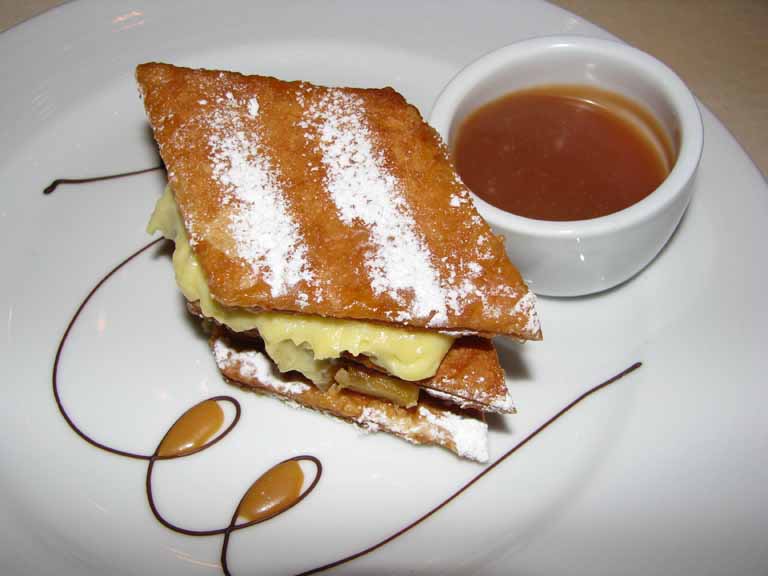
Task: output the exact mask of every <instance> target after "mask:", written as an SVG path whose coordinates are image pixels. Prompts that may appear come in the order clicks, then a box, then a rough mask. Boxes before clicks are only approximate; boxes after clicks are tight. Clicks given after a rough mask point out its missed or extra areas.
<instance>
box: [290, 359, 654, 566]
mask: <svg viewBox="0 0 768 576" xmlns="http://www.w3.org/2000/svg"><path fill="white" fill-rule="evenodd" d="M640 366H642V362H635V363H634V364H632V365H631V366H630V367H629V368H626V369H624V370H622V371H621V372H619V373H618V374H616V375H615V376H613V377H611V378H609V379H608V380H606V381H605V382H603V383H602V384H598V385H597V386H595V387H594V388H590V389H589V390H587V391H586V392H584V393H583V394H582V395H581V396H579V397H578V398H576V399H575V400H573V401H572V402H571V403H570V404H568V405H567V406H565V407H564V408H562V409H561V410H560V411H559V412H557V413H556V414H555V415H554V416H552V417H551V418H549V420H547V421H546V422H544V424H542V425H541V426H539V427H538V428H536V429H535V430H534V431H533V432H531V433H530V434H528V436H526V437H525V438H523V440H521V441H520V442H519V443H518V444H516V445H515V446H513V447H512V448H511V449H510V450H508V451H507V452H505V453H504V454H502V455H501V456H500V457H499V458H498V459H497V460H495V461H494V462H493V463H492V464H489V465H488V467H486V468H484V469H483V470H482V471H481V472H480V473H479V474H477V476H474V477H473V478H472V479H471V480H470V481H469V482H467V483H466V484H464V486H462V487H461V488H459V489H458V490H456V492H454V493H453V494H451V495H450V496H449V497H448V498H446V499H445V500H443V501H442V502H441V503H440V504H438V505H437V506H435V507H434V508H432V509H431V510H429V511H428V512H427V513H426V514H424V515H423V516H420V517H419V518H417V519H416V520H414V521H413V522H411V523H410V524H408V525H407V526H405V527H404V528H401V529H400V530H398V531H397V532H395V533H394V534H392V535H391V536H388V537H387V538H384V539H383V540H381V541H380V542H378V543H376V544H374V545H372V546H369V547H368V548H365V549H364V550H361V551H360V552H356V553H355V554H350V555H349V556H345V557H344V558H341V559H339V560H336V561H334V562H330V563H329V564H325V565H323V566H319V567H317V568H312V569H310V570H307V571H306V572H302V573H300V574H298V575H297V576H307V575H308V574H317V573H318V572H322V571H324V570H328V569H330V568H334V567H336V566H339V565H341V564H345V563H347V562H350V561H351V560H355V559H356V558H360V557H361V556H365V555H366V554H369V553H370V552H373V551H374V550H377V549H378V548H381V547H382V546H384V545H385V544H388V543H389V542H392V540H394V539H395V538H397V537H399V536H402V535H403V534H405V533H406V532H408V531H409V530H410V529H411V528H415V527H416V526H418V525H419V524H421V523H422V522H423V521H424V520H426V519H427V518H429V517H430V516H432V515H433V514H435V513H436V512H438V511H439V510H441V509H442V508H444V507H445V506H447V505H448V504H449V503H450V502H452V501H453V500H455V499H456V498H458V497H459V495H461V494H462V493H463V492H464V491H466V490H467V489H469V487H470V486H472V485H473V484H474V483H475V482H477V481H478V480H480V479H481V478H482V477H483V476H485V475H486V474H488V473H489V472H490V471H491V470H493V469H494V468H496V466H498V465H499V464H501V463H502V462H504V461H505V460H506V459H507V458H509V457H510V456H512V454H514V453H515V452H517V451H518V450H519V449H520V448H522V447H523V446H525V445H526V444H527V443H528V442H529V441H531V440H533V438H534V437H536V436H538V435H539V434H540V433H541V432H543V431H544V430H545V429H546V428H548V427H549V426H550V425H551V424H553V423H554V422H555V421H556V420H558V419H559V418H560V417H561V416H563V415H565V413H566V412H569V411H570V410H571V409H572V408H574V407H575V406H576V405H577V404H580V403H581V402H582V401H583V400H586V399H587V397H589V396H591V395H592V394H594V393H595V392H598V391H600V390H602V389H603V388H605V387H606V386H609V385H611V384H613V383H614V382H616V381H618V380H620V379H622V378H624V376H627V375H628V374H630V373H631V372H634V371H635V370H637V369H638V368H640Z"/></svg>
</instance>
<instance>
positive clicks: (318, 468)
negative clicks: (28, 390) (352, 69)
mask: <svg viewBox="0 0 768 576" xmlns="http://www.w3.org/2000/svg"><path fill="white" fill-rule="evenodd" d="M161 168H163V167H162V166H156V167H153V168H147V169H144V170H137V171H135V172H125V173H122V174H114V175H108V176H99V177H95V178H83V179H57V180H54V181H53V182H52V183H51V184H50V185H49V186H48V187H47V188H46V189H45V190H44V191H43V192H44V194H50V193H51V192H53V191H54V190H55V189H56V187H57V186H58V185H59V184H71V183H88V182H96V181H100V180H109V179H112V178H121V177H124V176H133V175H137V174H144V173H146V172H150V171H153V170H159V169H161ZM162 240H163V239H162V238H159V239H157V240H153V241H152V242H150V243H149V244H147V245H146V246H144V247H142V248H140V249H138V250H137V251H136V252H134V253H133V254H131V255H130V256H128V257H127V258H126V259H124V260H123V261H122V262H120V263H119V264H118V265H117V266H115V267H114V268H113V269H112V270H110V271H109V272H108V273H107V274H106V275H105V276H104V277H103V278H102V279H101V280H99V282H98V283H97V284H96V285H95V286H94V287H93V288H92V289H91V291H90V292H89V293H88V294H87V295H86V297H85V299H84V300H83V301H82V302H81V303H80V305H79V306H78V308H77V310H76V311H75V314H74V315H73V317H72V319H71V320H70V321H69V324H68V325H67V328H66V330H65V331H64V334H63V335H62V337H61V340H60V342H59V345H58V348H57V350H56V356H55V358H54V362H53V370H52V385H53V396H54V398H55V400H56V405H57V406H58V408H59V412H60V413H61V415H62V417H63V418H64V420H65V421H66V422H67V424H68V425H69V427H70V428H71V429H72V430H73V431H74V432H75V433H76V434H77V435H78V436H80V438H82V439H83V440H84V441H86V442H87V443H88V444H90V445H92V446H94V447H96V448H99V449H100V450H104V451H106V452H109V453H111V454H114V455H117V456H123V457H125V458H132V459H136V460H144V461H147V462H148V465H147V475H146V493H147V502H148V504H149V507H150V509H151V510H152V513H153V514H154V516H155V518H156V519H157V521H158V522H159V523H160V524H162V525H163V526H165V527H166V528H168V529H169V530H173V531H174V532H178V533H181V534H185V535H188V536H214V535H223V536H224V538H223V542H222V547H221V567H222V571H223V572H224V574H225V575H227V576H229V575H230V571H229V568H228V566H227V551H228V547H229V540H230V536H231V534H232V533H233V532H235V531H237V530H242V529H244V528H248V527H251V526H254V525H255V524H261V523H263V522H266V521H267V520H270V519H272V518H275V517H276V516H279V515H280V514H282V513H283V512H286V511H287V510H290V509H291V508H293V507H294V506H296V505H297V504H298V503H299V502H301V501H302V500H303V499H304V498H306V497H307V496H308V495H309V494H310V492H312V491H313V490H314V489H315V487H316V486H317V484H318V482H319V481H320V477H321V476H322V473H323V466H322V463H321V462H320V460H319V459H318V458H316V457H315V456H312V455H309V454H307V455H301V456H294V457H293V458H288V459H286V460H283V461H282V462H279V463H277V464H275V466H273V467H272V468H270V469H269V470H268V471H267V472H265V474H267V473H269V472H270V471H271V470H272V469H274V468H275V467H277V466H279V465H280V464H284V463H286V462H290V461H297V462H301V461H307V462H312V463H313V464H314V465H315V477H314V478H313V480H312V482H311V483H310V485H309V486H308V487H307V488H306V489H305V490H304V491H303V492H302V493H301V494H299V496H298V497H297V498H296V500H295V501H293V502H291V504H290V505H289V506H287V507H286V508H284V509H282V510H279V511H278V512H276V513H275V514H273V515H270V516H266V517H264V518H260V519H257V520H252V521H249V522H243V523H241V524H237V519H238V517H239V510H240V506H241V505H242V503H243V500H244V499H245V497H246V495H247V493H246V494H245V495H243V497H242V498H241V499H240V502H239V503H238V505H237V507H236V508H235V511H234V513H233V515H232V518H231V520H230V522H229V524H228V525H227V526H226V527H223V528H213V529H209V530H190V529H187V528H184V527H181V526H177V525H175V524H173V523H171V522H169V521H168V520H166V519H165V518H164V517H163V516H162V515H161V514H160V512H159V510H158V509H157V506H156V505H155V500H154V495H153V492H152V472H153V470H154V466H155V462H157V461H164V460H174V459H178V458H185V457H187V456H190V455H192V454H196V453H198V452H201V451H203V450H207V449H208V448H210V447H211V446H213V445H214V444H216V443H217V442H219V441H221V440H222V439H223V438H224V437H225V436H227V435H228V434H229V433H230V432H231V431H232V430H233V429H234V428H235V426H236V425H237V423H238V422H239V420H240V415H241V407H240V403H239V402H238V401H237V400H236V399H235V398H233V397H231V396H215V397H213V398H208V399H206V400H203V401H201V402H199V403H198V404H196V405H194V406H192V407H191V408H190V409H189V410H192V409H193V408H195V407H196V406H198V405H199V404H202V403H203V402H208V401H215V402H219V403H221V402H228V403H230V404H232V406H233V407H234V408H235V416H234V418H233V419H232V422H231V423H230V424H229V426H227V428H225V429H224V430H223V431H220V432H218V434H217V435H216V436H214V437H213V438H212V439H208V440H207V441H206V442H205V443H204V444H203V445H201V446H199V447H197V448H195V449H192V450H185V451H183V452H181V453H179V454H170V455H165V456H164V455H160V454H159V451H160V447H161V445H162V443H163V441H162V440H161V441H160V442H159V443H158V445H157V448H155V450H154V452H153V453H152V454H137V453H133V452H127V451H124V450H119V449H117V448H113V447H111V446H107V445H106V444H102V443H101V442H99V441H97V440H95V439H94V438H91V437H90V436H88V435H87V434H86V433H85V432H83V431H82V430H81V429H80V428H79V427H78V426H77V424H75V422H74V421H73V420H72V418H71V417H70V416H69V414H68V413H67V411H66V409H65V408H64V405H63V403H62V401H61V397H60V394H59V381H58V371H59V363H60V360H61V354H62V351H63V349H64V346H65V344H66V342H67V339H68V337H69V335H70V333H71V331H72V328H73V327H74V325H75V323H76V322H77V320H78V318H79V317H80V314H81V313H82V311H83V310H84V309H85V307H86V305H87V304H88V303H89V302H90V300H91V298H92V297H93V296H94V294H95V293H96V292H97V291H98V290H99V289H100V288H101V287H102V286H103V285H104V284H105V283H106V282H107V280H109V279H111V278H112V277H113V276H114V275H115V273H116V272H117V271H118V270H120V269H121V268H123V267H124V266H126V265H127V264H128V263H129V262H131V261H133V260H134V259H135V258H137V257H138V256H140V255H141V254H143V253H144V252H146V251H147V250H149V249H150V248H151V247H152V246H155V245H156V244H158V243H159V242H161V241H162ZM641 365H642V363H641V362H635V363H634V364H632V365H631V366H629V367H628V368H626V369H625V370H623V371H622V372H620V373H618V374H616V375H615V376H613V377H612V378H609V379H608V380H606V381H605V382H603V383H601V384H599V385H597V386H595V387H593V388H590V389H589V390H587V391H586V392H584V393H583V394H581V395H580V396H579V397H577V398H576V399H575V400H573V401H572V402H570V403H569V404H568V405H566V406H565V407H564V408H562V409H561V410H560V411H558V412H557V413H556V414H554V415H553V416H552V417H551V418H549V419H548V420H547V421H546V422H544V423H543V424H542V425H541V426H539V427H538V428H536V429H535V430H534V431H533V432H531V433H530V434H528V436H526V437H525V438H524V439H523V440H521V441H520V442H519V443H518V444H516V445H515V446H513V447H512V448H511V449H510V450H508V451H507V452H505V453H504V454H503V455H501V456H500V457H499V458H498V459H497V460H495V461H494V462H493V463H491V464H489V465H488V466H487V467H486V468H484V469H483V470H482V471H480V472H479V473H478V474H477V475H476V476H474V477H473V478H472V479H471V480H469V481H468V482H467V483H466V484H464V485H463V486H462V487H461V488H459V489H458V490H456V491H455V492H454V493H453V494H451V495H450V496H449V497H448V498H446V499H445V500H443V501H442V502H441V503H440V504H438V505H437V506H435V507H433V508H432V509H431V510H429V511H428V512H426V513H425V514H423V515H422V516H420V517H419V518H417V519H416V520H415V521H413V522H411V523H410V524H408V525H406V526H405V527H404V528H401V529H400V530H398V531H397V532H395V533H394V534H392V535H390V536H388V537H386V538H384V539H383V540H381V541H379V542H378V543H376V544H373V545H372V546H369V547H368V548H365V549H363V550H361V551H359V552H356V553H354V554H350V555H348V556H345V557H344V558H341V559H339V560H336V561H334V562H330V563H328V564H324V565H322V566H319V567H317V568H312V569H310V570H307V571H305V572H302V573H301V574H299V575H298V576H307V575H309V574H316V573H318V572H323V571H325V570H328V569H330V568H334V567H336V566H340V565H341V564H345V563H347V562H350V561H352V560H355V559H357V558H360V557H361V556H364V555H366V554H369V553H370V552H373V551H375V550H378V549H379V548H381V547H382V546H384V545H385V544H388V543H389V542H391V541H393V540H395V539H396V538H398V537H400V536H402V535H403V534H405V533H406V532H408V531H409V530H411V529H412V528H414V527H416V526H418V525H419V524H421V523H422V522H423V521H424V520H426V519H427V518H430V517H431V516H432V515H433V514H435V513H437V512H438V511H440V510H441V509H442V508H444V507H445V506H447V505H448V504H449V503H451V502H452V501H453V500H455V499H456V498H458V497H459V496H460V495H461V494H463V493H464V492H465V491H466V490H468V489H469V488H470V487H471V486H473V485H474V484H475V483H476V482H478V481H479V480H480V479H481V478H483V477H484V476H485V475H486V474H488V473H489V472H490V471H491V470H493V469H495V468H496V467H497V466H498V465H499V464H501V463H502V462H504V461H506V460H507V459H508V458H509V457H510V456H512V454H514V453H515V452H517V451H518V450H519V449H520V448H522V447H523V446H525V445H526V444H527V443H528V442H529V441H531V440H532V439H533V438H535V437H536V436H538V435H539V434H540V433H541V432H543V431H544V430H545V429H546V428H548V427H549V426H550V425H552V424H553V423H554V422H555V421H557V420H558V419H559V418H560V417H562V416H563V415H564V414H566V413H567V412H569V411H570V410H572V409H573V408H574V407H576V406H577V405H578V404H580V403H581V402H583V401H584V400H585V399H587V398H588V397H589V396H591V395H593V394H595V393H596V392H598V391H600V390H602V389H603V388H605V387H607V386H609V385H610V384H613V383H614V382H617V381H618V380H620V379H622V378H624V377H625V376H627V375H629V374H630V373H632V372H634V371H635V370H637V369H638V368H639V367H640V366H641ZM189 410H187V412H189ZM187 412H185V413H184V414H182V415H181V416H180V417H179V418H178V419H177V420H176V422H175V423H174V424H173V425H172V426H171V427H170V428H169V429H168V431H167V432H166V434H165V435H164V436H163V440H164V439H165V436H167V435H168V434H169V433H170V431H171V430H172V429H173V427H174V426H175V425H176V423H178V422H179V421H180V420H181V419H182V418H183V417H184V415H185V414H186V413H187Z"/></svg>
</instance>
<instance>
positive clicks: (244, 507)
mask: <svg viewBox="0 0 768 576" xmlns="http://www.w3.org/2000/svg"><path fill="white" fill-rule="evenodd" d="M303 484H304V472H303V471H302V470H301V466H300V465H299V463H298V462H297V461H296V460H288V461H286V462H282V463H280V464H278V465H277V466H274V467H273V468H270V469H269V470H267V471H266V472H265V473H264V474H263V475H262V476H260V477H259V478H258V480H256V481H255V482H254V483H253V484H252V485H251V487H250V488H249V489H248V492H246V493H245V496H243V499H242V501H241V502H240V506H239V508H238V509H237V513H238V516H240V517H241V518H243V519H244V520H246V521H248V522H252V521H255V520H264V519H265V518H269V517H270V516H274V515H276V514H278V513H280V512H282V511H283V510H285V509H286V508H289V507H290V506H291V505H293V504H294V503H295V502H296V501H297V500H298V499H299V497H300V496H301V487H302V485H303Z"/></svg>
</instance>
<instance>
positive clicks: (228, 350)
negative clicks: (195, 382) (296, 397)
mask: <svg viewBox="0 0 768 576" xmlns="http://www.w3.org/2000/svg"><path fill="white" fill-rule="evenodd" d="M213 357H214V359H215V360H216V364H217V365H218V367H219V368H220V369H222V370H224V369H227V368H231V367H233V366H238V367H239V371H240V373H241V374H242V375H243V376H244V377H246V378H253V379H255V380H258V381H259V382H261V383H262V384H264V385H265V386H268V387H269V388H272V389H274V390H276V391H277V392H280V393H281V394H301V393H303V392H306V391H307V390H309V389H310V387H309V385H308V384H305V383H304V382H301V381H299V380H288V379H287V378H285V376H283V375H280V374H277V373H276V372H275V368H274V365H273V364H272V362H271V361H270V360H269V358H268V357H267V355H266V354H264V353H263V352H259V351H258V350H236V349H234V348H232V347H231V346H229V345H228V344H227V343H226V341H224V340H222V339H221V338H219V339H217V340H216V341H215V342H214V343H213Z"/></svg>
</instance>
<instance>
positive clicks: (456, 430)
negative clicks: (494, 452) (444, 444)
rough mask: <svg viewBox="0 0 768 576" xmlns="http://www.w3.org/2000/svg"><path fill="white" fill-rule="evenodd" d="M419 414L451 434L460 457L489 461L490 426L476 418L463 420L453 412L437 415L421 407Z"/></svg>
mask: <svg viewBox="0 0 768 576" xmlns="http://www.w3.org/2000/svg"><path fill="white" fill-rule="evenodd" d="M419 414H420V415H421V416H423V417H424V418H425V419H426V420H427V421H428V422H430V423H431V424H433V425H434V426H436V427H438V428H440V429H441V430H445V431H446V432H447V433H448V434H450V436H451V439H452V440H453V442H454V444H455V445H456V452H457V454H458V455H459V456H463V457H464V458H470V459H472V460H477V461H478V462H486V461H487V460H488V442H487V434H488V425H487V424H486V423H485V422H482V421H480V420H475V419H474V418H462V417H461V416H458V415H456V414H453V413H451V412H446V413H442V414H436V413H434V412H432V411H431V410H429V409H428V408H425V407H424V406H420V407H419Z"/></svg>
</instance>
